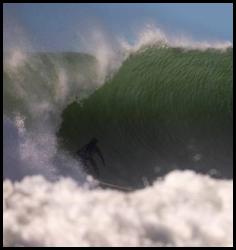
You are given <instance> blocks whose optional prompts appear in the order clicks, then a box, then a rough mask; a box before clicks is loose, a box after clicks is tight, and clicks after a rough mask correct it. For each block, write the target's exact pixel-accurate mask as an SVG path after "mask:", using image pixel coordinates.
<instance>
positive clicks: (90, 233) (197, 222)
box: [3, 171, 233, 247]
mask: <svg viewBox="0 0 236 250" xmlns="http://www.w3.org/2000/svg"><path fill="white" fill-rule="evenodd" d="M189 183H191V185H189ZM186 186H187V187H188V188H186ZM3 187H4V189H3V191H4V192H3V195H4V196H3V197H4V200H3V202H4V203H3V208H4V210H3V242H4V245H5V246H8V247H10V246H33V247H37V246H43V247H45V246H80V247H81V246H86V247H93V246H104V247H105V246H116V247H117V246H178V247H179V246H185V247H187V246H191V247H193V246H195V247H203V246H205V247H207V246H208V247H209V246H211V247H213V246H218V247H223V246H232V244H233V242H232V239H233V224H232V223H233V220H232V217H233V182H232V181H224V180H214V179H211V178H210V177H208V176H202V175H198V174H195V173H194V172H191V171H185V172H180V171H173V172H171V173H170V174H168V175H167V176H166V177H165V179H164V180H159V181H157V182H155V183H154V185H153V186H150V187H146V188H145V189H143V190H139V191H136V192H132V193H123V192H119V191H112V190H99V189H95V190H89V189H85V188H82V187H78V186H77V185H76V183H75V182H73V181H72V180H71V179H65V178H64V179H61V180H60V181H58V182H55V183H50V182H47V181H46V180H45V179H43V178H42V177H37V176H34V177H26V178H25V179H24V180H23V181H22V182H20V183H12V182H10V181H4V186H3ZM19 201H20V202H19Z"/></svg>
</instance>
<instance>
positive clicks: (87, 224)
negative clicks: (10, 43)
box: [3, 26, 233, 247]
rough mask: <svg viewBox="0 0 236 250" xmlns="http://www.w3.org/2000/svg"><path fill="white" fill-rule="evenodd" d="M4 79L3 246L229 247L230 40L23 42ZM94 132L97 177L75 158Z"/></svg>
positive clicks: (152, 36)
mask: <svg viewBox="0 0 236 250" xmlns="http://www.w3.org/2000/svg"><path fill="white" fill-rule="evenodd" d="M86 41H89V42H87V43H86ZM98 48H99V49H98ZM175 57H176V58H178V60H179V61H178V62H175V61H174V58H175ZM158 58H159V59H158ZM181 58H182V61H181ZM204 63H205V64H204ZM166 64H167V65H169V70H167V68H166V66H165V65H166ZM204 65H205V66H204ZM178 67H180V68H181V69H180V68H178ZM205 69H207V70H205ZM194 71H195V73H196V72H198V74H197V73H196V74H195V75H194ZM181 72H182V73H183V74H181ZM191 72H192V73H191ZM168 76H174V79H175V80H173V79H172V80H169V79H170V78H168ZM181 77H182V78H181ZM3 79H4V83H3V112H4V115H3V177H4V181H3V245H4V246H5V247H12V246H190V247H191V246H232V245H233V181H232V168H233V167H232V44H231V43H230V42H198V41H197V42H196V41H193V40H191V39H187V38H186V37H171V36H169V35H168V34H166V33H165V32H163V31H161V30H160V29H159V28H156V27H153V26H147V27H146V28H145V29H144V30H143V31H141V32H140V33H139V34H138V37H137V40H136V42H135V43H134V44H130V43H129V42H127V41H125V40H124V39H120V38H119V39H117V40H116V41H115V42H114V41H113V42H112V43H110V39H108V38H107V37H106V36H105V35H104V34H102V33H101V32H99V31H97V30H94V31H91V33H90V34H88V37H87V38H85V49H84V51H83V53H74V52H63V53H48V52H47V53H46V52H41V53H39V52H33V53H32V52H30V53H29V52H27V51H26V50H25V48H23V47H20V46H16V47H15V48H13V49H12V50H11V51H8V52H7V53H4V75H3ZM156 79H159V80H158V81H159V82H158V81H157V80H156ZM183 80H186V81H184V82H183ZM144 83H145V84H146V85H144ZM157 83H158V84H157ZM179 83H180V84H179ZM190 83H191V84H192V85H191V86H190V85H189V84H190ZM198 83H199V84H198ZM145 86H146V88H145ZM147 86H148V87H147ZM166 86H168V88H167V87H166ZM175 86H177V87H176V88H175ZM148 88H150V89H148ZM170 89H171V91H170ZM149 90H150V91H149ZM196 93H197V94H196ZM204 93H205V94H204ZM140 100H141V101H140ZM186 103H188V105H186ZM110 107H111V108H110ZM193 111H194V112H195V116H194V115H193ZM196 114H197V115H196ZM179 117H180V118H179ZM156 121H158V122H156ZM215 124H217V125H215ZM93 136H96V137H97V138H98V139H99V146H100V147H101V151H102V152H103V154H104V157H105V159H106V163H107V169H106V168H102V167H101V170H100V171H101V177H100V179H98V180H96V179H94V178H93V177H92V176H93V173H92V176H88V174H87V173H86V170H85V168H84V166H83V164H82V163H81V162H80V160H79V159H78V158H76V156H75V155H74V152H75V151H76V150H77V149H78V148H80V147H81V146H83V145H84V144H85V143H87V142H88V140H89V139H90V138H91V137H93ZM99 166H100V165H99ZM99 182H101V183H104V184H103V185H101V184H100V183H99ZM127 190H128V192H127Z"/></svg>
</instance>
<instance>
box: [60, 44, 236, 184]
mask: <svg viewBox="0 0 236 250" xmlns="http://www.w3.org/2000/svg"><path fill="white" fill-rule="evenodd" d="M232 77H233V71H232V49H228V50H227V51H224V52H222V51H219V50H214V49H210V50H206V51H199V50H188V51H187V50H183V49H178V48H158V47H152V48H146V49H144V50H142V51H139V52H138V53H135V54H132V55H131V56H129V58H128V59H127V60H126V61H125V62H124V63H123V65H122V66H121V68H120V69H119V71H118V72H117V73H116V74H115V75H114V76H113V78H112V79H110V80H109V81H107V82H106V83H105V84H104V85H103V86H102V87H101V88H100V89H98V90H97V91H95V92H94V93H93V94H92V95H91V96H89V98H87V99H85V100H84V101H83V102H80V103H78V102H73V103H71V104H70V105H68V106H67V108H66V109H65V110H64V112H63V114H62V124H61V127H60V129H59V131H58V137H59V138H60V142H61V145H63V147H65V148H67V149H69V150H70V151H71V152H75V151H76V150H78V149H79V148H80V147H82V146H83V145H84V144H86V143H87V142H88V141H89V140H90V139H91V138H92V137H96V138H97V139H98V141H99V142H98V146H99V147H100V149H101V151H102V153H103V155H104V158H105V161H106V167H103V166H102V164H100V163H98V164H99V168H100V172H101V179H102V180H104V181H109V182H112V181H113V182H114V183H116V184H120V185H133V186H136V187H139V186H142V185H143V180H144V179H143V178H147V180H148V181H149V182H151V181H152V180H153V179H155V178H156V177H157V176H162V175H163V174H165V173H167V172H169V171H170V170H172V169H176V168H179V169H194V170H196V171H200V172H203V173H209V171H210V170H211V169H215V170H217V172H216V173H218V176H220V177H226V178H229V177H232V149H233V146H232V134H233V121H232V116H233V115H232V100H233V95H232V93H233V92H232V88H233V85H232V84H233V83H232ZM98 161H99V160H98V159H97V162H98Z"/></svg>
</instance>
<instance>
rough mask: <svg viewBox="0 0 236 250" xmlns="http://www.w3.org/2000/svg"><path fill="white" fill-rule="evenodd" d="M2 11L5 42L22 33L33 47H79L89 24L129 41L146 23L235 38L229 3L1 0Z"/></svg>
mask: <svg viewBox="0 0 236 250" xmlns="http://www.w3.org/2000/svg"><path fill="white" fill-rule="evenodd" d="M3 14H4V18H3V22H4V44H5V47H6V45H7V46H8V47H10V46H11V43H13V41H14V42H16V41H17V39H19V40H20V38H18V37H17V36H21V40H22V36H25V38H26V37H27V40H29V41H30V42H31V44H33V46H34V48H35V49H36V50H48V51H55V50H56V51H57V50H59V51H60V50H62V51H63V50H77V49H79V48H80V42H79V39H78V36H79V34H80V33H83V32H86V30H88V29H90V27H99V28H100V29H103V30H105V32H106V33H108V34H110V35H111V36H123V37H125V38H126V39H127V40H128V41H131V42H132V41H133V40H134V39H135V34H136V33H137V32H138V30H139V29H140V27H142V26H144V25H145V24H148V23H151V24H156V25H158V26H159V27H161V29H163V30H165V31H167V32H169V33H173V34H179V33H180V34H184V35H187V36H189V37H191V38H193V39H196V40H219V41H231V42H232V40H233V4H230V3H227V4H226V3H217V4H216V3H208V4H206V3H201V4H200V3H198V4H194V3H189V4H185V3H168V4H164V3H159V4H158V3H146V4H145V3H129V4H128V3H124V4H121V3H116V4H114V3H113V4H109V3H105V4H102V3H99V4H92V3H84V4H82V3H75V4H73V3H70V4H59V3H51V4H49V3H46V4H45V3H44V4H42V3H34V4H33V3H31V4H29V3H15V4H12V3H11V4H10V3H8V4H6V3H5V4H4V9H3ZM16 27H17V28H16ZM19 30H20V31H19ZM16 34H17V35H16ZM23 40H24V39H23Z"/></svg>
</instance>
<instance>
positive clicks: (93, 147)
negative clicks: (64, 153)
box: [77, 138, 105, 177]
mask: <svg viewBox="0 0 236 250" xmlns="http://www.w3.org/2000/svg"><path fill="white" fill-rule="evenodd" d="M97 143H98V140H97V139H96V138H92V140H91V141H90V142H89V143H88V144H86V145H84V146H83V147H82V148H81V149H80V150H78V151H77V154H78V155H79V157H80V159H81V160H82V163H83V164H84V165H85V167H86V168H88V169H89V168H90V166H92V168H93V169H94V172H95V174H96V176H97V177H98V176H99V169H98V167H97V164H96V162H95V161H94V159H93V155H95V154H97V155H98V156H99V157H100V158H101V160H102V162H103V164H104V166H105V160H104V158H103V156H102V153H101V151H100V149H99V148H98V146H97Z"/></svg>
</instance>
